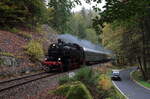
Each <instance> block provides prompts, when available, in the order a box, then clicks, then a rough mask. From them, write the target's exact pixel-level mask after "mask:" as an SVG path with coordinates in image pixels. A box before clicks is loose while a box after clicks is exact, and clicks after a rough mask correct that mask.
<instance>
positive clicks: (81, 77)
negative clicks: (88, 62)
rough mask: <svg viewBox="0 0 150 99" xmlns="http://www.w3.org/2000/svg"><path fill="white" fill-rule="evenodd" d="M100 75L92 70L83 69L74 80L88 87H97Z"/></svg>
mask: <svg viewBox="0 0 150 99" xmlns="http://www.w3.org/2000/svg"><path fill="white" fill-rule="evenodd" d="M98 76H99V74H96V72H94V71H93V70H92V69H91V68H88V67H83V68H81V69H80V70H79V71H77V72H76V74H75V76H74V78H73V79H74V80H76V81H81V82H83V83H84V84H86V85H93V84H94V85H95V84H96V83H97V78H98Z"/></svg>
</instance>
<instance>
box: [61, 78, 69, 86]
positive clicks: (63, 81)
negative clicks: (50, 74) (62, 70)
mask: <svg viewBox="0 0 150 99" xmlns="http://www.w3.org/2000/svg"><path fill="white" fill-rule="evenodd" d="M68 82H70V78H69V76H64V77H61V78H60V79H59V84H60V85H63V84H65V83H68Z"/></svg>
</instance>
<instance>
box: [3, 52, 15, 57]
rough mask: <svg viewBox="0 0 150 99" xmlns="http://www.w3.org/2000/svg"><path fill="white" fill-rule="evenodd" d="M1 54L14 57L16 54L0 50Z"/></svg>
mask: <svg viewBox="0 0 150 99" xmlns="http://www.w3.org/2000/svg"><path fill="white" fill-rule="evenodd" d="M0 55H2V56H10V57H14V55H13V54H12V53H9V52H0Z"/></svg>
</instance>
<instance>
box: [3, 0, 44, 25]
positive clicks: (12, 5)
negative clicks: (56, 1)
mask: <svg viewBox="0 0 150 99" xmlns="http://www.w3.org/2000/svg"><path fill="white" fill-rule="evenodd" d="M46 11H47V8H46V5H45V3H44V1H43V0H19V1H18V0H1V1H0V15H1V16H0V25H1V26H10V27H14V26H18V25H20V24H21V25H23V24H30V23H33V21H34V25H35V26H36V25H37V23H43V22H44V21H45V20H46V18H45V17H46V15H45V12H46Z"/></svg>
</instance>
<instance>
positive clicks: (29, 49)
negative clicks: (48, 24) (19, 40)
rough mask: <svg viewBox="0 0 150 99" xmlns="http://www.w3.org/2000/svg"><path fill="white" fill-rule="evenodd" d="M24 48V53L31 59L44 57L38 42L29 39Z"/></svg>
mask: <svg viewBox="0 0 150 99" xmlns="http://www.w3.org/2000/svg"><path fill="white" fill-rule="evenodd" d="M25 49H26V53H27V54H28V55H29V56H30V57H31V58H32V60H40V59H41V58H43V57H44V52H43V47H42V45H41V44H40V43H39V42H36V41H30V42H29V44H28V45H27V46H26V47H25Z"/></svg>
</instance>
